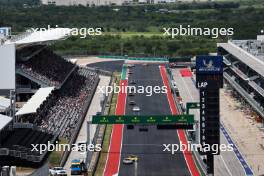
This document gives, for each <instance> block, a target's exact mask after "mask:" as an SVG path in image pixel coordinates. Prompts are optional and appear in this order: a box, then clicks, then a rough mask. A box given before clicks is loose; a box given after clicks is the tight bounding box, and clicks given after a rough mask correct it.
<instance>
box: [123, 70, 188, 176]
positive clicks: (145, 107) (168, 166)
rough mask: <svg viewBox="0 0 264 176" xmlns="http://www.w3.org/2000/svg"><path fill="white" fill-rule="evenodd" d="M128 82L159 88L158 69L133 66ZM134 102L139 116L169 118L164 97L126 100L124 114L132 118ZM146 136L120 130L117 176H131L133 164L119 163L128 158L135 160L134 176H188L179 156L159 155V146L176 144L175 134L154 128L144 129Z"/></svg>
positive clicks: (176, 154) (156, 96) (166, 153)
mask: <svg viewBox="0 0 264 176" xmlns="http://www.w3.org/2000/svg"><path fill="white" fill-rule="evenodd" d="M131 70H132V72H133V74H131V75H129V81H128V83H129V85H131V84H130V81H131V80H135V81H136V86H139V85H142V86H144V87H145V86H150V85H152V86H156V85H158V86H163V85H164V84H163V81H162V77H161V75H160V70H159V66H158V65H148V66H144V65H136V67H135V68H132V69H131ZM131 100H134V101H135V102H136V104H137V106H139V107H140V109H141V111H140V115H148V114H155V115H159V114H171V110H170V105H169V102H168V99H167V95H166V94H162V93H161V94H153V95H152V96H146V94H135V96H131V97H130V96H127V103H126V114H134V113H133V111H132V107H133V106H131V105H129V103H128V102H129V101H131ZM147 128H148V132H140V131H139V126H135V128H134V129H132V130H131V129H127V128H126V126H125V127H124V129H123V141H122V152H121V162H120V168H119V175H121V176H130V175H131V176H132V175H133V176H134V175H135V173H134V164H133V165H132V164H131V165H125V164H123V163H122V160H123V159H124V158H125V157H126V156H128V155H129V154H135V155H137V156H138V157H139V161H138V169H137V170H138V174H137V175H138V176H154V175H159V176H189V175H191V174H190V172H189V170H188V166H187V164H186V161H185V159H184V156H183V153H182V152H180V151H179V152H176V153H175V154H174V155H172V154H171V153H169V152H163V149H164V147H163V144H179V138H178V135H177V130H175V129H171V130H158V129H157V127H156V126H148V127H147Z"/></svg>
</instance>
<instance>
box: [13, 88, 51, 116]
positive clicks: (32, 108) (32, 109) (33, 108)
mask: <svg viewBox="0 0 264 176" xmlns="http://www.w3.org/2000/svg"><path fill="white" fill-rule="evenodd" d="M53 89H54V87H45V88H40V89H39V90H38V91H37V92H36V93H35V94H34V95H33V96H32V97H31V98H30V99H29V100H28V102H27V103H26V104H24V106H23V107H22V108H21V109H20V110H19V111H18V112H17V113H16V115H24V114H32V113H36V112H37V109H38V108H39V107H40V105H41V104H42V103H43V102H44V101H45V100H46V99H47V97H48V96H49V95H50V93H51V91H52V90H53Z"/></svg>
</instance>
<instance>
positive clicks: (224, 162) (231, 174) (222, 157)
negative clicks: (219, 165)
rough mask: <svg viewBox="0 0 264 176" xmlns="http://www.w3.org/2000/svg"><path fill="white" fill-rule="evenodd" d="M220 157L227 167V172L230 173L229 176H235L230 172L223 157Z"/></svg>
mask: <svg viewBox="0 0 264 176" xmlns="http://www.w3.org/2000/svg"><path fill="white" fill-rule="evenodd" d="M219 156H220V158H221V159H222V161H223V163H224V165H225V167H226V170H227V172H228V173H229V175H231V176H233V175H232V173H231V171H230V170H229V168H228V167H227V165H226V162H225V160H224V158H223V157H222V155H219Z"/></svg>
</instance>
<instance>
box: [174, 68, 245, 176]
mask: <svg viewBox="0 0 264 176" xmlns="http://www.w3.org/2000/svg"><path fill="white" fill-rule="evenodd" d="M179 71H180V69H173V71H172V74H173V77H174V80H175V81H176V83H177V86H178V88H179V91H180V95H181V97H182V99H183V103H184V104H185V103H186V102H199V92H198V91H197V89H196V87H195V85H194V82H193V81H192V79H191V78H190V77H182V76H181V74H180V72H179ZM220 108H221V107H220ZM191 113H194V114H195V118H196V119H199V111H198V110H192V111H191ZM220 142H221V144H226V145H227V144H228V142H227V140H226V139H225V137H224V135H223V133H222V131H221V134H220ZM215 175H216V176H237V175H240V176H242V175H245V172H244V170H243V168H242V166H241V164H240V163H239V161H238V159H237V158H236V156H235V153H234V152H233V151H232V152H230V151H225V152H221V155H219V156H215Z"/></svg>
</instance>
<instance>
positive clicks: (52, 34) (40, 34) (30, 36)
mask: <svg viewBox="0 0 264 176" xmlns="http://www.w3.org/2000/svg"><path fill="white" fill-rule="evenodd" d="M71 31H72V29H70V28H54V29H49V30H39V31H35V32H31V33H24V34H23V35H19V36H16V37H15V38H14V39H13V40H12V41H7V42H6V43H5V44H8V43H15V44H17V45H26V44H34V43H42V42H50V41H56V40H61V39H64V38H66V37H68V36H70V35H71Z"/></svg>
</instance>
